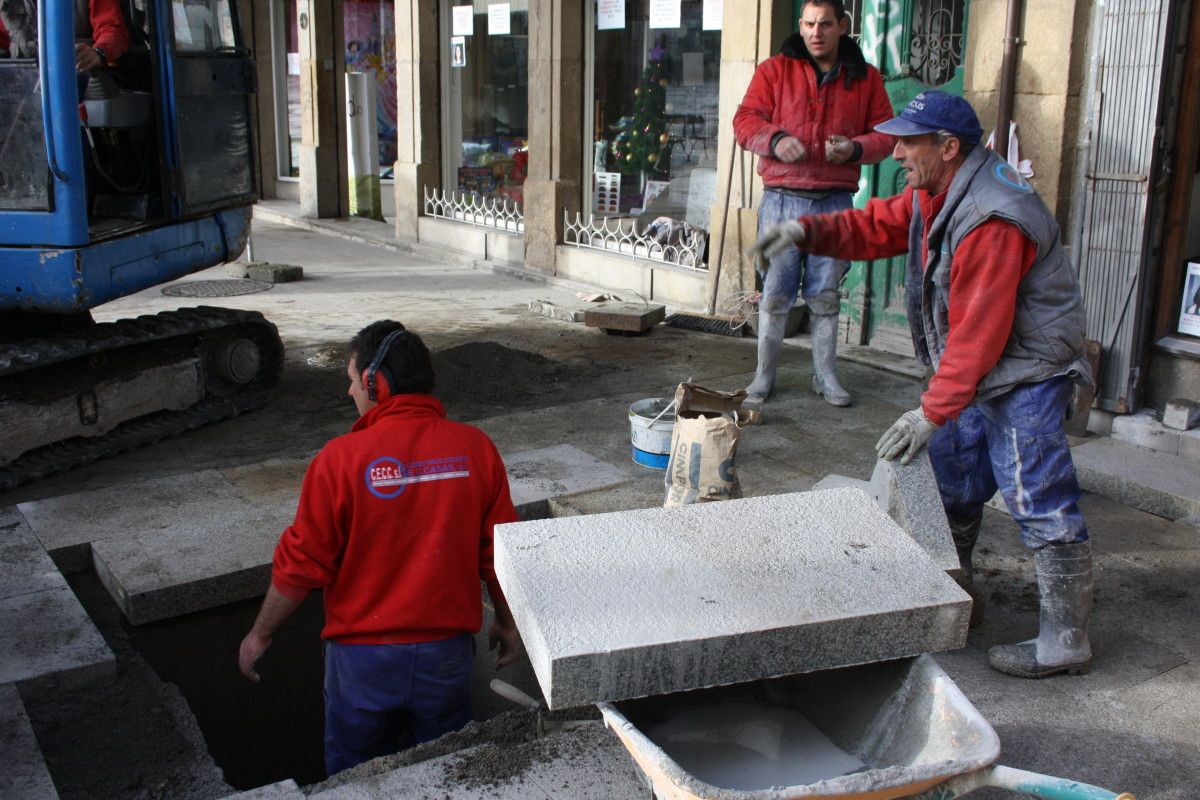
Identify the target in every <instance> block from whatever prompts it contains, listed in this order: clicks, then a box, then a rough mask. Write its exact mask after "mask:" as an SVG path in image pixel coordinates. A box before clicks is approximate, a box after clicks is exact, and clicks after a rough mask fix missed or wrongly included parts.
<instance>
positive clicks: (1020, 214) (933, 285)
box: [755, 91, 1092, 678]
mask: <svg viewBox="0 0 1200 800" xmlns="http://www.w3.org/2000/svg"><path fill="white" fill-rule="evenodd" d="M879 129H880V130H881V131H884V132H886V133H891V134H894V135H896V136H898V137H899V141H898V143H897V144H896V149H895V152H894V157H895V158H896V160H897V161H899V162H900V166H901V167H903V168H904V169H905V170H907V179H906V183H907V185H906V187H905V189H904V191H903V192H901V193H900V194H898V195H896V196H895V197H890V198H887V199H874V200H871V201H870V202H869V203H867V206H866V208H864V209H861V210H850V211H844V212H841V213H838V214H829V215H823V216H816V217H802V218H800V219H798V220H792V221H788V222H784V223H780V224H779V225H777V226H775V228H773V229H770V230H768V231H766V232H765V233H764V234H763V236H762V237H760V239H759V241H758V243H756V245H755V247H756V248H761V249H762V250H764V251H765V252H767V253H768V254H769V253H773V252H776V251H777V250H789V249H795V248H796V247H797V246H798V247H801V248H803V249H804V250H806V251H810V252H817V253H837V254H839V255H842V256H844V257H847V258H862V259H874V258H890V257H892V256H897V255H900V254H902V253H907V255H908V270H907V279H906V281H907V287H906V288H907V292H906V294H907V298H908V321H909V325H910V327H911V329H912V337H913V346H914V347H915V349H916V352H917V355H918V356H919V357H920V358H921V360H922V361H924V362H925V363H926V364H929V365H931V366H932V367H933V368H934V373H933V377H932V378H931V379H930V381H929V387H928V389H927V390H926V391H925V392H924V394H922V395H921V405H920V407H919V408H916V409H914V410H912V411H908V412H906V413H905V414H904V415H903V416H901V417H900V418H899V419H898V420H897V421H896V423H895V424H894V425H892V427H891V428H890V429H888V431H887V432H886V433H884V435H883V437H882V438H881V439H880V440H879V443H878V444H877V445H876V448H877V454H878V455H879V457H880V458H884V459H889V460H890V459H893V458H896V457H900V460H901V462H902V463H908V462H909V461H910V460H911V459H912V457H913V456H914V455H915V454H916V453H917V452H918V451H920V449H921V448H922V447H925V446H926V445H928V446H929V457H930V462H931V463H932V465H933V470H934V474H935V475H936V476H937V482H938V489H939V490H940V492H941V496H942V504H943V505H944V507H945V509H946V517H947V519H948V521H949V522H950V527H951V532H952V534H953V535H954V542H955V546H956V548H957V549H958V555H959V560H960V561H961V563H962V567H963V571H964V573H966V575H967V576H968V580H969V576H970V574H971V567H972V563H971V553H972V550H973V549H974V546H975V541H976V539H977V537H978V536H979V527H980V522H981V520H982V517H983V505H984V503H985V502H987V500H988V499H989V498H991V496H992V495H993V494H994V493H995V491H996V489H997V487H999V489H1000V492H1001V494H1002V495H1003V497H1004V502H1005V504H1006V505H1007V506H1008V510H1009V511H1010V512H1011V513H1012V516H1013V519H1014V520H1016V522H1017V524H1018V525H1019V526H1020V528H1021V538H1022V540H1023V541H1024V542H1025V544H1026V545H1027V546H1028V547H1029V548H1030V549H1032V550H1034V561H1035V564H1036V568H1037V580H1038V590H1039V593H1040V597H1041V614H1040V627H1039V633H1038V636H1037V637H1036V638H1034V639H1030V640H1029V641H1025V642H1021V643H1018V644H1010V645H997V646H996V647H993V648H992V649H991V650H990V651H989V652H988V660H989V662H990V663H991V665H992V666H993V667H995V668H996V669H998V670H1000V671H1002V672H1007V673H1009V674H1012V675H1018V676H1021V677H1027V678H1041V677H1045V676H1048V675H1055V674H1059V673H1064V672H1065V673H1070V674H1075V673H1083V672H1087V671H1088V670H1089V669H1090V668H1091V663H1092V650H1091V646H1090V644H1089V642H1088V636H1087V625H1088V618H1089V616H1090V614H1091V607H1092V558H1091V546H1090V543H1089V541H1088V533H1087V526H1086V525H1085V524H1084V520H1083V515H1082V513H1080V510H1079V505H1078V502H1079V497H1080V491H1079V484H1078V482H1077V481H1076V478H1075V467H1074V465H1073V463H1072V461H1071V452H1070V449H1069V447H1068V445H1067V437H1066V433H1065V432H1064V430H1063V423H1064V421H1065V417H1066V412H1067V407H1068V404H1069V403H1070V401H1071V397H1072V390H1073V386H1072V384H1073V383H1080V384H1087V385H1090V384H1091V382H1092V376H1091V369H1090V367H1089V365H1088V362H1087V359H1086V358H1085V357H1084V342H1085V335H1084V333H1085V325H1086V318H1085V316H1084V311H1083V303H1082V297H1081V294H1080V290H1079V283H1078V281H1077V279H1076V276H1075V270H1074V268H1073V267H1072V266H1071V263H1070V261H1069V260H1068V258H1067V255H1066V253H1065V251H1064V250H1063V246H1062V241H1061V239H1060V236H1059V228H1058V223H1057V221H1056V220H1055V218H1054V215H1053V214H1051V213H1050V210H1049V209H1048V208H1046V205H1045V203H1043V202H1042V200H1041V198H1039V197H1038V196H1037V194H1036V193H1035V192H1034V190H1033V187H1031V186H1030V185H1029V184H1028V183H1026V182H1025V180H1024V179H1023V178H1021V176H1020V175H1019V174H1018V173H1017V171H1016V170H1014V169H1013V168H1012V167H1011V166H1009V164H1008V163H1007V162H1005V161H1004V160H1003V159H1001V158H1000V157H999V156H997V155H996V154H995V153H993V152H992V151H991V150H987V149H985V148H984V147H982V146H981V145H980V144H979V140H980V137H981V135H982V133H983V131H982V129H981V128H980V125H979V119H978V118H977V117H976V115H975V111H974V109H972V108H971V106H970V104H969V103H968V102H967V101H966V100H964V99H962V98H961V97H956V96H954V95H951V94H947V93H945V92H936V91H928V92H922V93H921V94H918V95H917V96H916V97H915V98H913V100H912V101H910V102H909V104H908V105H907V106H906V107H905V109H904V111H903V112H902V113H901V114H900V116H898V117H896V118H895V119H891V120H888V121H887V122H885V123H883V124H881V125H880V126H879ZM967 588H968V591H971V590H973V587H972V586H971V585H970V584H968V587H967ZM973 599H976V601H977V602H978V601H979V600H980V599H982V598H980V597H978V595H977V594H975V596H974V598H973Z"/></svg>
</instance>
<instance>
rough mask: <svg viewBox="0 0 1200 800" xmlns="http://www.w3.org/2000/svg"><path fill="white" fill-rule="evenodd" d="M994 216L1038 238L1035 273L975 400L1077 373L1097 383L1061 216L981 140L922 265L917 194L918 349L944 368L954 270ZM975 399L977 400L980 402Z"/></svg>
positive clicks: (912, 244) (912, 263)
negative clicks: (970, 239)
mask: <svg viewBox="0 0 1200 800" xmlns="http://www.w3.org/2000/svg"><path fill="white" fill-rule="evenodd" d="M989 219H1000V220H1004V221H1005V222H1010V223H1012V224H1014V225H1016V226H1017V227H1018V228H1020V229H1021V232H1022V233H1024V234H1025V235H1026V236H1028V237H1029V238H1030V239H1031V240H1032V241H1033V242H1034V243H1035V244H1036V245H1037V255H1036V257H1035V258H1034V262H1033V265H1032V266H1031V267H1030V268H1029V272H1027V273H1026V274H1025V277H1024V278H1022V279H1021V282H1020V284H1019V285H1018V287H1017V308H1016V316H1015V318H1014V319H1013V326H1012V330H1011V331H1010V332H1009V335H1008V342H1007V343H1006V344H1005V346H1004V353H1003V354H1002V355H1001V356H1000V360H999V361H998V362H997V363H996V366H994V367H993V368H992V370H991V371H990V372H988V373H987V375H985V376H984V377H983V379H982V380H980V381H979V385H978V387H977V388H976V393H975V401H979V400H987V399H989V398H992V397H996V396H998V395H1001V394H1003V393H1004V392H1006V391H1008V390H1009V389H1011V388H1012V387H1013V386H1015V385H1017V384H1019V383H1034V382H1036V381H1042V380H1046V379H1048V378H1053V377H1055V376H1058V375H1070V376H1071V377H1072V379H1074V380H1075V381H1076V382H1078V383H1084V384H1088V385H1090V384H1091V382H1092V375H1091V369H1090V367H1089V366H1088V363H1087V359H1086V358H1085V357H1084V355H1083V346H1084V332H1085V327H1086V324H1087V321H1086V318H1085V316H1084V312H1083V299H1082V297H1081V295H1080V291H1079V281H1078V280H1077V279H1076V277H1075V270H1074V269H1073V268H1072V267H1071V264H1070V262H1069V261H1068V260H1067V257H1066V253H1065V252H1064V251H1063V247H1062V241H1061V239H1060V237H1059V228H1058V222H1057V221H1056V220H1055V219H1054V215H1053V214H1051V213H1050V210H1049V209H1048V208H1046V204H1045V203H1043V202H1042V200H1041V198H1040V197H1038V196H1037V193H1036V192H1034V190H1033V187H1032V186H1030V185H1029V184H1028V183H1026V182H1025V181H1024V179H1022V178H1021V177H1020V175H1018V174H1017V172H1016V171H1015V170H1014V169H1013V168H1012V167H1010V166H1009V165H1008V164H1007V163H1006V162H1005V161H1004V160H1003V159H1001V158H1000V157H999V156H997V155H996V154H995V153H993V152H992V151H991V150H986V149H984V148H983V147H979V146H977V147H976V148H975V149H974V150H973V151H972V152H971V153H970V154H969V155H968V156H967V159H966V161H965V162H963V165H962V166H961V167H960V168H959V170H958V172H957V174H955V176H954V180H953V181H952V182H951V184H950V189H949V192H948V194H947V196H946V203H945V205H943V206H942V210H941V211H940V212H939V213H938V215H937V217H936V218H935V219H934V221H933V224H932V226H930V230H929V255H928V259H927V261H926V263H925V264H924V265H922V264H921V261H920V259H921V236H922V234H923V232H924V229H925V221H924V219H923V218H922V216H921V209H920V205H919V203H918V202H917V197H916V193H914V194H913V217H912V224H911V227H910V228H909V248H908V274H907V279H906V284H907V287H906V288H907V290H908V320H909V326H910V328H911V329H912V337H913V346H914V347H915V348H916V351H917V356H918V357H919V358H920V359H921V360H922V361H924V362H925V363H926V364H932V365H933V367H934V369H935V370H936V369H937V366H938V364H939V363H940V361H941V357H942V353H943V352H944V351H945V349H946V338H947V336H948V335H949V333H950V313H949V304H950V269H951V264H953V265H954V269H956V270H961V269H971V268H972V266H973V265H972V264H970V263H962V262H959V263H955V261H954V254H955V251H956V250H957V249H958V245H959V243H960V242H962V240H963V238H965V237H966V235H967V234H969V233H970V232H971V231H973V230H975V228H977V227H979V226H980V225H981V224H983V223H984V222H985V221H987V220H989ZM973 402H974V401H973Z"/></svg>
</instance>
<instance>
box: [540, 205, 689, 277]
mask: <svg viewBox="0 0 1200 800" xmlns="http://www.w3.org/2000/svg"><path fill="white" fill-rule="evenodd" d="M563 242H564V243H565V244H569V245H574V246H575V247H587V248H591V249H593V250H603V251H604V252H606V253H616V254H619V255H626V256H629V257H631V258H634V259H640V260H645V261H652V262H656V263H660V264H671V265H674V266H676V267H682V268H683V269H687V270H692V271H697V272H698V271H701V270H707V269H708V265H707V264H705V263H704V247H705V241H704V237H702V236H701V237H693V238H684V239H681V240H680V241H677V242H674V243H665V242H662V241H659V240H658V239H655V238H654V237H653V236H648V235H646V233H645V232H642V233H639V232H638V230H637V225H636V223H635V222H634V221H632V220H629V219H616V218H612V219H609V218H606V217H599V218H597V217H594V216H589V217H588V219H587V220H586V221H585V220H584V219H583V216H582V215H581V214H580V213H579V212H576V213H575V219H574V220H572V219H571V214H570V212H568V211H565V210H564V211H563Z"/></svg>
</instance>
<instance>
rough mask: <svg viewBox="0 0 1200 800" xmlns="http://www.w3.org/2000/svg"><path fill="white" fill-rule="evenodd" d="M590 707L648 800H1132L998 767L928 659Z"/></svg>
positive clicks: (988, 734) (979, 725)
mask: <svg viewBox="0 0 1200 800" xmlns="http://www.w3.org/2000/svg"><path fill="white" fill-rule="evenodd" d="M598 706H599V708H600V711H601V713H602V714H603V716H604V722H605V724H606V725H607V726H608V727H609V728H610V729H611V730H612V731H613V732H614V733H616V735H617V737H618V738H619V739H620V740H621V742H622V743H623V744H624V745H625V748H626V749H627V750H628V751H629V753H630V755H631V756H632V757H633V760H634V762H635V763H636V764H637V766H638V768H639V769H640V771H641V773H642V776H643V778H644V780H645V781H646V782H647V783H648V785H649V788H650V789H651V791H652V792H653V795H654V797H656V798H658V800H793V798H825V799H827V800H833V798H838V800H893V798H913V800H951V798H955V797H961V796H963V795H966V794H969V793H971V792H973V791H974V790H976V789H982V788H984V787H1000V788H1005V789H1010V790H1012V791H1015V792H1021V793H1024V794H1026V795H1033V796H1035V797H1040V798H1045V800H1134V798H1133V795H1131V794H1120V795H1118V794H1116V793H1114V792H1110V791H1107V790H1105V789H1101V788H1098V787H1096V786H1089V785H1087V784H1083V783H1079V782H1076V781H1070V780H1063V779H1060V778H1053V777H1050V776H1047V775H1039V774H1036V773H1032V772H1025V771H1023V770H1018V769H1011V768H1009V767H1004V766H1000V765H997V764H996V761H997V760H998V759H999V757H1000V740H999V738H998V737H997V736H996V732H995V731H994V730H993V729H992V726H991V725H989V724H988V722H987V720H985V719H984V718H983V716H982V715H980V713H979V712H978V711H977V710H976V709H975V707H974V706H972V705H971V703H970V701H969V700H967V698H966V697H965V696H964V695H963V693H962V692H961V691H960V690H959V688H958V686H956V685H955V683H954V681H953V680H951V679H950V677H949V676H948V675H946V673H945V672H944V671H942V668H941V667H940V666H938V664H937V662H936V661H934V660H933V658H931V657H930V656H928V655H923V656H919V657H917V658H908V659H902V660H899V661H891V662H885V663H879V664H868V665H863V666H857V667H847V668H844V669H837V670H829V671H826V672H817V673H809V674H806V675H793V676H788V677H785V678H774V679H770V680H765V681H758V682H755V683H750V684H741V685H736V686H727V687H718V688H714V689H704V690H700V691H695V692H682V693H678V694H673V695H664V696H661V697H648V698H642V699H638V700H628V701H621V702H616V703H599V704H598Z"/></svg>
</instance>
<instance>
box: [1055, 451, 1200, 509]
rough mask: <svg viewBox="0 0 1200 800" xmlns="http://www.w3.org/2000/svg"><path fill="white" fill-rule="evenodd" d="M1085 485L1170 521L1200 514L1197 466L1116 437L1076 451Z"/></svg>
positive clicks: (1198, 471)
mask: <svg viewBox="0 0 1200 800" xmlns="http://www.w3.org/2000/svg"><path fill="white" fill-rule="evenodd" d="M1071 458H1072V460H1073V461H1074V462H1075V472H1076V475H1077V476H1078V478H1079V485H1080V486H1081V487H1082V488H1083V489H1085V490H1087V491H1089V492H1095V493H1096V494H1102V495H1104V496H1105V497H1110V498H1112V499H1113V500H1118V501H1120V502H1122V503H1124V504H1125V505H1128V506H1133V507H1134V508H1140V509H1141V510H1142V511H1148V512H1150V513H1151V514H1157V515H1158V516H1160V517H1167V518H1168V519H1183V518H1187V517H1194V516H1197V515H1200V470H1198V469H1196V462H1195V461H1192V460H1190V459H1187V458H1181V457H1180V456H1172V455H1169V454H1167V453H1159V452H1155V451H1152V450H1147V449H1145V448H1142V447H1138V446H1136V445H1133V444H1129V443H1127V442H1122V441H1119V440H1116V439H1108V438H1106V439H1099V440H1097V441H1094V442H1088V443H1087V444H1081V445H1079V446H1078V447H1073V448H1071Z"/></svg>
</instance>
